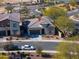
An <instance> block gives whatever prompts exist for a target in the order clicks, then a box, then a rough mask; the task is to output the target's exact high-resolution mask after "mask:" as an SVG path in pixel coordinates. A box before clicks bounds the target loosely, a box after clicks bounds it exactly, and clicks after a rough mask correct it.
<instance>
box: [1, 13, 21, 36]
mask: <svg viewBox="0 0 79 59" xmlns="http://www.w3.org/2000/svg"><path fill="white" fill-rule="evenodd" d="M19 18H20V17H19V14H18V13H11V14H0V36H11V35H12V36H16V35H20V27H19V22H20V19H19Z"/></svg>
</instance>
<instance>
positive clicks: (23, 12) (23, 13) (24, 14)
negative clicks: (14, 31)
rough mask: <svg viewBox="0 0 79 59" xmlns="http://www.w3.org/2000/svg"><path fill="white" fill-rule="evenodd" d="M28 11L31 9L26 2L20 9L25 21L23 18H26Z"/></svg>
mask: <svg viewBox="0 0 79 59" xmlns="http://www.w3.org/2000/svg"><path fill="white" fill-rule="evenodd" d="M28 13H29V10H28V8H27V7H26V4H23V5H22V8H21V9H20V14H21V17H22V20H21V21H23V19H25V18H26V17H27V16H28Z"/></svg>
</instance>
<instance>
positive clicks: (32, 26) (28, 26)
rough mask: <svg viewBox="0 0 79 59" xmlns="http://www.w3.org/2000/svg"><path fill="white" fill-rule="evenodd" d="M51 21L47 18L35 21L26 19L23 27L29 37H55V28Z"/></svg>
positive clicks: (35, 19)
mask: <svg viewBox="0 0 79 59" xmlns="http://www.w3.org/2000/svg"><path fill="white" fill-rule="evenodd" d="M50 20H51V19H50V18H49V17H46V16H42V17H38V18H34V19H26V20H25V21H24V22H23V27H24V28H25V30H26V32H27V34H28V35H54V34H55V26H54V25H53V23H51V21H50ZM24 33H25V32H24Z"/></svg>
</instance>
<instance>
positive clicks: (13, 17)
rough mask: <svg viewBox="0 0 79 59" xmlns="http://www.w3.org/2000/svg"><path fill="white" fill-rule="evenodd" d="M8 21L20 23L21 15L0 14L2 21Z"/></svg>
mask: <svg viewBox="0 0 79 59" xmlns="http://www.w3.org/2000/svg"><path fill="white" fill-rule="evenodd" d="M6 19H9V20H12V21H17V22H20V14H19V13H11V14H0V21H3V20H6Z"/></svg>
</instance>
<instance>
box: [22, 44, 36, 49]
mask: <svg viewBox="0 0 79 59" xmlns="http://www.w3.org/2000/svg"><path fill="white" fill-rule="evenodd" d="M21 50H35V47H34V46H32V45H23V46H21Z"/></svg>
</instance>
